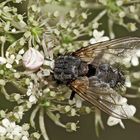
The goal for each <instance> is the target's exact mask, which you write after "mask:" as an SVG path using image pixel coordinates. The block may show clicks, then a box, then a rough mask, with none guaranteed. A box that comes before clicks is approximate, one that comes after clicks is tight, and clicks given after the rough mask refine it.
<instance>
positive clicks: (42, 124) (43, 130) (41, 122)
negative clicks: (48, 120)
mask: <svg viewBox="0 0 140 140" xmlns="http://www.w3.org/2000/svg"><path fill="white" fill-rule="evenodd" d="M39 126H40V130H41V133H42V136H43V138H44V140H49V137H48V135H47V132H46V128H45V122H44V109H43V108H41V109H40V112H39Z"/></svg>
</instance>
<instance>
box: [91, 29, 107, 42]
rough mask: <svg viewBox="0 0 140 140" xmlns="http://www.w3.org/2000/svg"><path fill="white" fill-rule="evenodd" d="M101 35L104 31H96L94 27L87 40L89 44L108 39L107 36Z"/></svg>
mask: <svg viewBox="0 0 140 140" xmlns="http://www.w3.org/2000/svg"><path fill="white" fill-rule="evenodd" d="M103 35H104V31H98V30H96V29H95V30H94V31H93V38H91V39H90V40H89V42H90V44H95V43H97V42H103V41H107V40H109V37H107V36H103Z"/></svg>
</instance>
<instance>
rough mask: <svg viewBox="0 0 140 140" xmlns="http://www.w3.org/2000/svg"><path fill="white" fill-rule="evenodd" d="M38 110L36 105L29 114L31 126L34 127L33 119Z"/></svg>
mask: <svg viewBox="0 0 140 140" xmlns="http://www.w3.org/2000/svg"><path fill="white" fill-rule="evenodd" d="M38 110H39V106H36V108H35V109H34V110H33V111H32V113H31V116H30V123H31V126H32V127H33V128H35V121H34V119H35V117H36V114H37V112H38Z"/></svg>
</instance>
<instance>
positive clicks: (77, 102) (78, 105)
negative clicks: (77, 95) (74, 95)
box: [76, 99, 82, 108]
mask: <svg viewBox="0 0 140 140" xmlns="http://www.w3.org/2000/svg"><path fill="white" fill-rule="evenodd" d="M81 106H82V100H80V99H77V100H76V107H77V108H81Z"/></svg>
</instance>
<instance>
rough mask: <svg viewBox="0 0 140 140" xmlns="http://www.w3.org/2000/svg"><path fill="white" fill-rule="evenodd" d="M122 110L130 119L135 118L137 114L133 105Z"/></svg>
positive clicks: (125, 106)
mask: <svg viewBox="0 0 140 140" xmlns="http://www.w3.org/2000/svg"><path fill="white" fill-rule="evenodd" d="M122 108H123V110H124V111H125V114H126V115H127V117H128V118H131V117H133V116H134V114H135V113H136V108H135V107H134V106H133V105H128V104H124V105H123V106H122Z"/></svg>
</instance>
